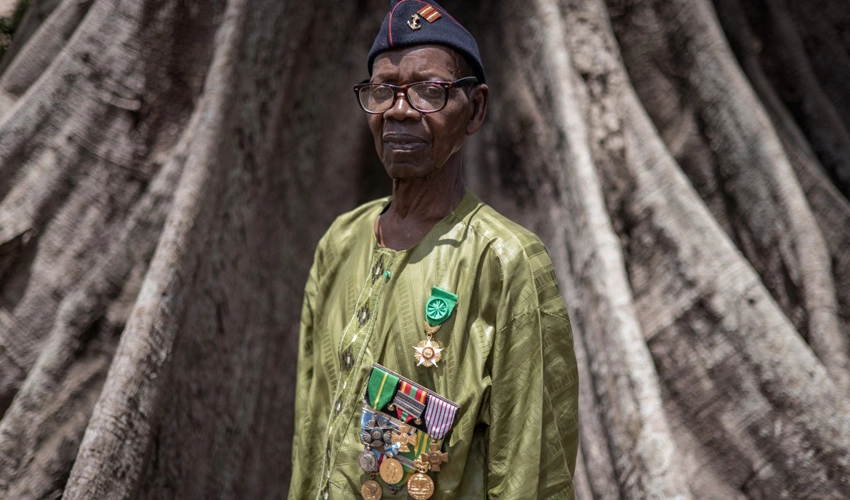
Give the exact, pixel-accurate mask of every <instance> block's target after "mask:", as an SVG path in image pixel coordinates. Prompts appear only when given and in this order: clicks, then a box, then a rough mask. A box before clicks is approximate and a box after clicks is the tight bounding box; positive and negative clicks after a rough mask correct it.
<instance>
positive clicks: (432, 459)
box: [370, 442, 449, 472]
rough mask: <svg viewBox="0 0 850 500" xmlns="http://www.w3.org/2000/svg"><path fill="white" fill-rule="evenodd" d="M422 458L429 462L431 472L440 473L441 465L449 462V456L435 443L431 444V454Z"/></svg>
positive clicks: (424, 454)
mask: <svg viewBox="0 0 850 500" xmlns="http://www.w3.org/2000/svg"><path fill="white" fill-rule="evenodd" d="M370 455H371V453H370ZM422 458H424V459H425V461H426V462H428V464H429V465H430V466H431V470H432V471H434V472H440V464H442V463H448V462H449V454H448V453H443V452H441V451H440V447H439V446H437V443H433V442H432V443H431V451H430V452H429V453H423V454H422Z"/></svg>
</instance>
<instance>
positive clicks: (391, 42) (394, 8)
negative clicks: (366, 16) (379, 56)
mask: <svg viewBox="0 0 850 500" xmlns="http://www.w3.org/2000/svg"><path fill="white" fill-rule="evenodd" d="M403 3H404V0H401V2H399V3H397V4H395V6H394V7H393V10H391V11H390V22H389V31H390V47H392V46H393V14H394V13H395V10H396V9H397V8H398V6H399V5H401V4H403Z"/></svg>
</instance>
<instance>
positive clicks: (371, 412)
mask: <svg viewBox="0 0 850 500" xmlns="http://www.w3.org/2000/svg"><path fill="white" fill-rule="evenodd" d="M376 408H379V409H380V410H379V409H376ZM383 409H386V410H387V411H388V412H395V414H396V416H392V415H390V414H388V413H384V412H383V411H381V410H383ZM457 410H458V406H457V405H456V404H455V403H452V402H451V401H448V400H446V399H445V398H442V397H440V396H438V395H437V394H434V393H433V392H431V391H429V390H427V389H425V388H423V387H421V386H419V385H417V384H414V383H413V382H411V381H410V380H408V379H405V378H404V377H401V376H400V375H398V374H396V373H394V372H391V371H389V370H387V369H386V368H384V367H382V366H380V365H374V366H373V367H372V373H371V374H370V376H369V385H368V387H367V392H366V401H365V402H364V404H363V413H362V416H361V420H360V442H361V443H362V444H363V447H364V449H363V451H362V452H361V453H360V456H359V457H358V463H359V465H360V468H361V469H363V472H365V473H366V474H368V475H369V479H367V480H366V481H365V482H364V483H363V485H362V486H361V488H360V494H361V495H362V496H363V498H364V499H366V500H379V499H380V498H381V497H382V496H383V487H382V485H381V483H380V482H379V481H378V480H377V479H378V478H380V479H381V480H383V482H384V483H386V485H387V488H389V490H390V491H392V492H397V491H399V490H401V489H403V488H405V487H406V488H407V493H408V494H409V495H410V496H411V497H412V498H414V499H415V500H427V499H429V498H431V496H432V495H433V494H434V488H435V486H434V480H433V479H432V478H431V476H429V475H428V474H429V473H431V472H439V471H440V469H441V466H442V465H443V464H445V463H448V461H449V456H448V454H447V453H444V452H443V451H442V450H441V448H442V444H443V438H444V437H445V435H446V433H447V432H448V431H449V430H450V429H451V427H452V425H453V424H454V418H455V415H456V414H457ZM396 417H398V418H396Z"/></svg>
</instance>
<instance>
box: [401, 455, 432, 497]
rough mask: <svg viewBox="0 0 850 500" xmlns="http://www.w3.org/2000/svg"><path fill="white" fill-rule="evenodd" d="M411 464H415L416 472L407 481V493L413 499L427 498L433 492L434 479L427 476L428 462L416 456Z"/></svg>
mask: <svg viewBox="0 0 850 500" xmlns="http://www.w3.org/2000/svg"><path fill="white" fill-rule="evenodd" d="M413 465H415V466H416V470H417V472H416V474H414V475H413V477H411V478H410V479H408V481H407V494H408V495H410V496H411V497H413V498H414V499H415V500H428V499H429V498H431V495H433V494H434V480H433V479H431V478H430V477H428V474H425V473H426V472H428V468H429V467H430V466H429V463H428V462H427V461H424V460H422V458H421V457H420V458H417V459H416V460H415V461H414V462H413Z"/></svg>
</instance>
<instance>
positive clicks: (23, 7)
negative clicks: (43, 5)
mask: <svg viewBox="0 0 850 500" xmlns="http://www.w3.org/2000/svg"><path fill="white" fill-rule="evenodd" d="M29 6H30V0H18V3H17V4H16V5H15V10H14V11H13V12H12V15H11V16H9V17H0V58H2V57H3V55H4V54H5V53H6V50H7V49H8V48H9V45H11V44H12V38H13V36H14V35H15V31H16V30H17V29H18V26H19V25H20V24H21V19H23V18H24V14H25V13H26V11H27V9H28V8H29Z"/></svg>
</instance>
